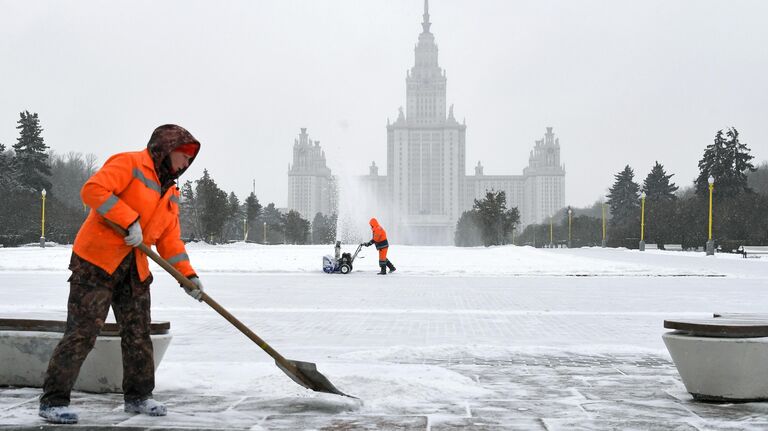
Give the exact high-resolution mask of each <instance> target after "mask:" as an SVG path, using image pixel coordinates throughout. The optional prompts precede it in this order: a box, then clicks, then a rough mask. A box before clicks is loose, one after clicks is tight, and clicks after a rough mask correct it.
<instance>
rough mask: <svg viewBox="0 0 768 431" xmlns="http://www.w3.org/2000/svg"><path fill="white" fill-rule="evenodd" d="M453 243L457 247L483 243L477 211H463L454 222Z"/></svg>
mask: <svg viewBox="0 0 768 431" xmlns="http://www.w3.org/2000/svg"><path fill="white" fill-rule="evenodd" d="M454 244H455V245H456V246H457V247H475V246H479V245H483V236H482V232H481V230H480V226H478V215H477V211H475V210H470V211H464V212H463V213H462V214H461V217H459V221H458V222H456V232H455V233H454Z"/></svg>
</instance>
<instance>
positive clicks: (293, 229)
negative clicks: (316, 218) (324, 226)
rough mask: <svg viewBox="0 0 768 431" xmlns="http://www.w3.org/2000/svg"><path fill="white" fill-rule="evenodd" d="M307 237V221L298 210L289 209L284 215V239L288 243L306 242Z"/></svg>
mask: <svg viewBox="0 0 768 431" xmlns="http://www.w3.org/2000/svg"><path fill="white" fill-rule="evenodd" d="M308 238H309V221H307V220H305V219H304V218H302V217H301V214H300V213H299V212H298V211H294V210H291V211H289V212H288V214H287V215H286V216H285V240H286V242H288V243H289V244H306V243H307V239H308Z"/></svg>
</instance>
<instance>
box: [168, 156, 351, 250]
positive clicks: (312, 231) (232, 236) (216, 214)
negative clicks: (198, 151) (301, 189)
mask: <svg viewBox="0 0 768 431" xmlns="http://www.w3.org/2000/svg"><path fill="white" fill-rule="evenodd" d="M180 219H181V230H182V234H183V235H184V236H185V239H187V240H204V241H207V242H211V243H222V242H230V241H248V242H257V243H266V244H282V243H288V244H310V243H312V244H330V243H332V242H333V241H334V239H335V237H336V216H335V215H332V216H326V215H324V214H321V213H317V214H316V215H315V217H314V219H313V221H312V223H310V222H309V221H308V220H306V219H304V218H302V217H301V214H300V213H298V212H297V211H293V210H291V211H289V212H288V213H283V212H281V211H280V210H279V209H278V208H276V207H275V204H274V203H269V204H268V205H267V206H266V207H263V206H262V205H261V203H259V199H258V198H257V197H256V194H255V193H253V192H251V194H249V195H248V197H247V198H246V199H245V201H244V202H243V203H242V204H241V203H240V200H239V199H238V198H237V195H235V193H233V192H230V193H229V194H227V193H226V192H225V191H224V190H222V189H220V188H219V186H218V185H217V184H216V182H215V181H214V179H213V178H212V177H211V176H210V174H209V173H208V170H207V169H205V170H203V176H202V177H201V178H200V179H198V180H196V181H195V182H194V184H193V183H192V181H186V182H185V183H184V184H183V185H182V187H181V204H180Z"/></svg>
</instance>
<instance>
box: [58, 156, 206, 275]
mask: <svg viewBox="0 0 768 431" xmlns="http://www.w3.org/2000/svg"><path fill="white" fill-rule="evenodd" d="M160 190H161V188H160V182H159V180H158V178H157V174H156V173H155V168H154V164H153V162H152V157H151V156H150V154H149V150H143V151H135V152H129V153H120V154H116V155H114V156H112V157H111V158H110V159H109V160H107V162H106V163H105V164H104V166H103V167H102V168H101V169H99V170H98V172H96V173H95V174H94V175H93V176H92V177H91V178H90V179H88V181H87V182H86V183H85V185H84V186H83V189H82V190H81V192H80V196H81V197H82V199H83V202H84V203H85V204H86V205H88V207H90V208H91V211H90V213H89V214H88V218H86V220H85V222H84V223H83V226H82V227H81V228H80V231H79V232H78V233H77V237H76V238H75V244H74V246H73V251H74V252H75V253H77V255H78V256H80V257H82V258H83V259H85V260H87V261H88V262H91V263H93V264H94V265H96V266H98V267H99V268H101V269H103V270H105V271H107V272H108V273H109V274H112V273H114V272H115V269H117V267H118V265H119V264H120V262H121V261H122V260H123V258H125V256H126V255H127V254H128V253H129V252H130V251H131V247H130V246H128V245H126V244H125V241H124V240H123V238H122V237H121V236H120V235H119V234H118V233H117V232H115V231H114V230H112V228H110V227H109V225H107V223H106V222H105V221H104V218H107V219H109V220H110V221H112V222H114V223H115V224H117V225H119V226H121V227H122V228H124V229H126V230H127V229H128V226H130V225H131V224H132V223H133V222H135V221H136V220H137V219H138V220H139V223H141V229H142V232H143V236H144V240H143V242H144V244H146V245H147V246H151V245H156V246H157V251H158V253H159V254H160V256H162V257H163V258H164V259H166V260H168V262H169V263H171V264H172V265H173V266H174V267H175V268H176V269H178V270H179V271H180V272H181V273H182V274H184V275H185V276H190V275H193V274H194V273H195V272H194V270H193V269H192V265H190V263H189V256H188V255H187V251H186V248H185V247H184V242H182V241H181V227H180V225H179V206H178V204H179V189H178V188H177V187H170V188H168V190H167V191H166V192H165V194H164V195H163V196H161V195H160ZM135 254H136V267H137V269H138V271H139V278H140V280H141V281H144V280H146V279H147V277H148V276H149V274H150V273H149V264H148V262H147V255H146V254H144V253H142V252H141V251H140V250H138V249H137V250H136V253H135Z"/></svg>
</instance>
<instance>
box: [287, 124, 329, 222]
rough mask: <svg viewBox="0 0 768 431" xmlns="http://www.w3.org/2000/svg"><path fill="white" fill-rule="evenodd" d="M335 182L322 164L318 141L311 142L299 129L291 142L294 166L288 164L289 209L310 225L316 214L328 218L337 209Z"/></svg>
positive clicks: (322, 155)
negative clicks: (296, 212)
mask: <svg viewBox="0 0 768 431" xmlns="http://www.w3.org/2000/svg"><path fill="white" fill-rule="evenodd" d="M337 199H338V198H337V193H336V180H335V178H334V177H333V175H332V174H331V170H330V169H329V168H328V166H327V165H326V163H325V152H324V151H323V150H322V148H321V147H320V141H312V140H311V139H310V138H309V134H307V129H306V128H302V129H301V133H300V134H299V137H298V138H297V139H295V140H294V142H293V163H292V164H290V165H288V210H294V211H298V212H299V213H300V214H301V216H302V217H303V218H304V219H306V220H309V221H310V222H312V220H313V219H314V217H315V214H317V213H323V214H325V215H330V214H333V213H335V212H336V208H337Z"/></svg>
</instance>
